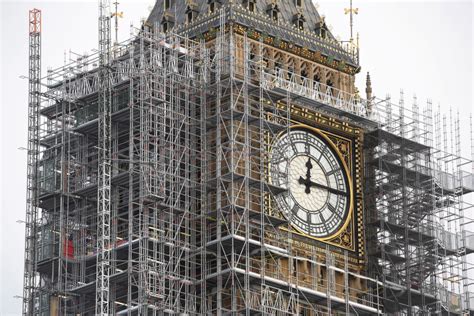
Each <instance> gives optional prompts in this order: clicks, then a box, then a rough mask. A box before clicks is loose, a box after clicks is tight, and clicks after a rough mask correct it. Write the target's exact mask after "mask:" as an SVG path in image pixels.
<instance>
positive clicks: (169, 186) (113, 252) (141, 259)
mask: <svg viewBox="0 0 474 316" xmlns="http://www.w3.org/2000/svg"><path fill="white" fill-rule="evenodd" d="M99 2H100V5H99V12H100V18H99V22H100V23H99V34H100V36H99V38H100V43H99V44H100V45H99V48H100V49H99V53H98V54H92V55H89V56H81V58H78V60H77V61H76V62H73V63H71V64H68V65H65V66H64V67H60V68H58V69H55V70H51V71H49V72H48V76H47V77H46V78H39V77H40V73H41V71H40V66H41V65H40V64H41V63H40V62H39V61H40V52H41V49H40V45H41V41H40V38H41V34H40V32H39V29H38V27H37V26H38V25H40V24H41V23H40V19H41V15H40V11H38V10H36V9H35V10H32V11H31V12H30V19H31V20H30V74H31V75H32V76H33V77H31V78H30V91H29V93H30V94H29V96H30V98H29V101H30V102H29V105H28V106H29V125H28V131H29V133H28V188H27V189H28V200H27V217H26V228H27V229H26V244H25V258H26V259H25V274H24V295H23V302H24V304H23V307H24V312H23V314H24V315H60V314H61V315H63V314H64V315H93V314H100V315H196V316H197V315H246V316H248V315H305V316H319V315H327V316H335V315H387V314H388V315H395V316H400V315H407V316H411V315H445V314H446V315H462V314H467V313H469V310H471V309H472V310H474V307H472V306H471V307H472V308H470V306H469V304H470V297H469V293H468V290H469V285H470V284H472V282H470V281H469V277H468V275H467V271H469V269H470V268H469V265H468V263H467V260H466V256H467V255H468V254H471V253H474V237H473V236H474V234H472V233H469V232H466V231H464V228H463V227H464V226H465V224H466V223H469V222H472V221H474V220H469V219H466V220H464V215H465V214H464V213H463V212H464V210H467V209H472V205H467V204H466V203H464V201H463V198H462V197H463V195H464V194H467V193H471V192H474V185H473V184H474V181H473V178H474V177H473V175H472V172H471V171H467V170H466V167H465V166H468V165H469V164H471V163H472V161H470V160H467V159H463V158H461V157H460V155H459V154H458V153H460V152H461V145H460V143H459V142H458V140H459V139H460V138H461V135H460V127H459V122H457V123H455V128H454V131H455V133H456V135H455V137H451V140H449V141H450V142H454V140H455V141H456V143H455V144H452V143H450V144H451V145H452V147H455V148H456V152H457V154H456V155H454V154H449V153H447V152H448V150H447V149H448V147H449V146H448V138H449V137H448V136H446V135H445V136H444V139H442V137H441V136H433V135H436V131H439V130H444V131H447V130H448V129H449V128H448V127H447V124H446V123H447V119H446V118H443V124H442V125H443V126H442V128H441V118H440V116H439V115H433V112H432V108H431V103H428V104H427V106H426V107H425V108H423V109H422V110H420V107H419V106H418V104H417V103H416V102H415V103H414V105H413V106H412V108H411V109H408V108H407V107H405V105H404V103H403V102H400V103H399V104H394V103H393V102H391V101H390V100H389V99H387V100H375V99H374V97H373V96H372V87H371V82H370V78H369V77H367V87H366V89H365V91H366V94H367V97H366V99H364V98H362V97H361V96H360V95H359V94H358V90H357V89H356V87H355V85H354V82H355V75H356V74H357V73H359V71H360V66H359V56H358V47H357V46H355V45H354V44H353V41H352V40H350V41H349V42H339V41H338V40H336V38H335V37H334V35H333V34H332V33H331V31H330V30H329V28H328V26H327V24H326V21H325V19H324V18H323V17H322V16H320V15H319V13H318V11H317V10H316V8H315V7H314V5H313V2H312V1H311V0H179V1H178V0H165V1H163V0H158V1H156V4H155V6H154V8H153V10H152V12H151V14H150V16H149V18H148V19H147V20H146V21H144V22H143V24H142V25H141V26H140V27H139V28H138V29H135V28H132V31H133V32H132V34H133V35H132V37H131V38H130V39H129V40H127V41H125V42H123V43H116V44H115V45H111V43H112V42H111V39H110V35H111V32H110V17H115V18H118V17H119V13H118V12H117V9H116V10H115V11H116V12H115V14H113V13H112V12H111V7H110V1H105V0H102V1H99ZM348 10H349V11H347V12H348V13H351V20H352V14H355V13H356V12H357V11H356V10H355V9H353V8H352V5H351V7H350V9H348ZM433 118H434V124H433V122H432V120H433ZM435 127H436V128H435ZM433 139H435V140H436V144H437V147H441V144H443V145H444V147H445V150H444V151H441V150H435V149H433ZM466 218H467V217H466Z"/></svg>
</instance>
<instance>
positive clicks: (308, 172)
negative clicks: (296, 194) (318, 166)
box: [298, 157, 313, 194]
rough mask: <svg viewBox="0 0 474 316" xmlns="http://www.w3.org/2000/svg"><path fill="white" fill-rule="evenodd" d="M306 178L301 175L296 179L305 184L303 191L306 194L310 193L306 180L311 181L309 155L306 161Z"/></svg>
mask: <svg viewBox="0 0 474 316" xmlns="http://www.w3.org/2000/svg"><path fill="white" fill-rule="evenodd" d="M305 165H306V179H303V177H300V179H299V180H298V182H299V183H300V184H304V185H305V187H306V188H305V189H304V192H305V193H306V194H310V193H311V186H310V185H309V184H308V181H311V180H310V179H311V169H313V164H312V163H311V157H308V161H307V162H306V164H305Z"/></svg>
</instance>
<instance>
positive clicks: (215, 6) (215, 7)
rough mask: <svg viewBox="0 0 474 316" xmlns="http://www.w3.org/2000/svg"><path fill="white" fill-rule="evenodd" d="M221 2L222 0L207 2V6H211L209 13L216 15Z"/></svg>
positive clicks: (209, 0)
mask: <svg viewBox="0 0 474 316" xmlns="http://www.w3.org/2000/svg"><path fill="white" fill-rule="evenodd" d="M220 3H221V1H220V0H207V4H208V5H209V12H210V13H214V12H216V11H217V10H218V9H219V5H220Z"/></svg>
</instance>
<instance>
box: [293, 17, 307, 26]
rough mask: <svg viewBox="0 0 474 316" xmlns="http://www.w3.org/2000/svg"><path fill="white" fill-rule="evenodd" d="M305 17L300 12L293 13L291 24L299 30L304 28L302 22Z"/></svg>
mask: <svg viewBox="0 0 474 316" xmlns="http://www.w3.org/2000/svg"><path fill="white" fill-rule="evenodd" d="M305 21H306V19H305V18H304V16H303V15H302V14H301V13H297V14H295V16H294V17H293V25H294V26H296V27H297V28H298V29H299V30H302V29H304V22H305Z"/></svg>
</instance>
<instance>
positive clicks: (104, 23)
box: [95, 0, 112, 315]
mask: <svg viewBox="0 0 474 316" xmlns="http://www.w3.org/2000/svg"><path fill="white" fill-rule="evenodd" d="M110 19H111V11H110V0H99V93H98V108H99V113H98V118H99V119H98V148H99V149H98V153H99V154H98V156H99V157H98V158H99V159H98V164H99V165H98V186H97V282H96V309H95V313H96V315H109V289H110V284H109V281H110V252H111V249H110V246H111V242H110V194H111V187H110V186H111V183H110V182H111V171H112V170H111V161H110V156H111V153H110V150H111V131H112V127H111V124H112V123H111V107H112V87H111V70H110V61H111V55H110V54H111V49H110V48H111V47H110V46H111V34H110Z"/></svg>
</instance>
